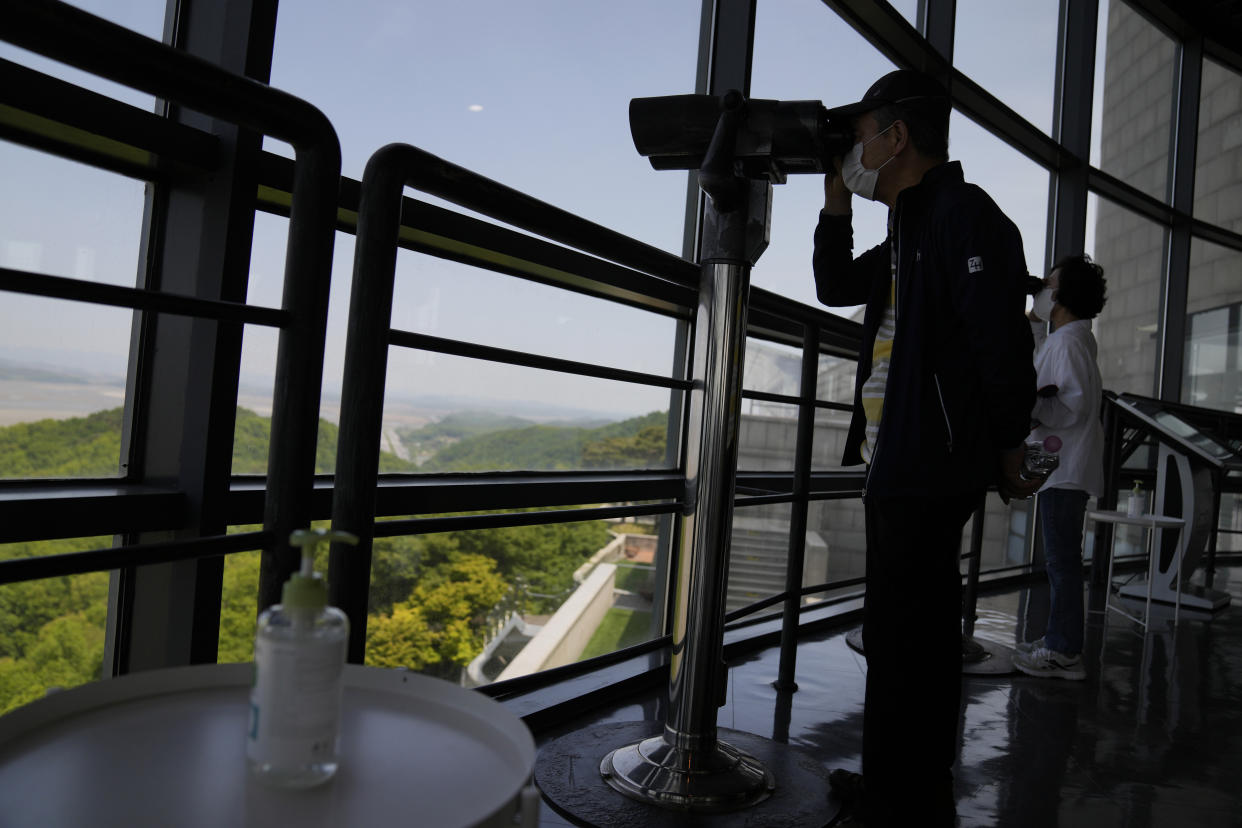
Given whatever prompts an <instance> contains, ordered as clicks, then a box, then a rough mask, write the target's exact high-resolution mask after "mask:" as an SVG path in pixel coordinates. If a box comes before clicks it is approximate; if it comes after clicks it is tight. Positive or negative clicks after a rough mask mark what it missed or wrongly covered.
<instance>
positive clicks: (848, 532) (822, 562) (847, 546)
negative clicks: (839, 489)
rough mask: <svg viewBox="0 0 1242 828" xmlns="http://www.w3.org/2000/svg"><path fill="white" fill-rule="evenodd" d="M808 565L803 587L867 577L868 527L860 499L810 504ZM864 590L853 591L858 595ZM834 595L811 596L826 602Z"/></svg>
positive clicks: (852, 589)
mask: <svg viewBox="0 0 1242 828" xmlns="http://www.w3.org/2000/svg"><path fill="white" fill-rule="evenodd" d="M805 560H806V564H805V566H804V567H803V571H802V585H803V586H812V585H814V584H824V583H829V582H833V581H845V580H849V579H851V578H861V577H863V576H864V575H866V574H867V523H866V519H865V517H864V516H863V502H862V500H860V499H859V498H848V499H843V500H819V501H815V502H814V503H811V504H810V508H809V511H808V512H807V518H806V559H805ZM860 589H862V587H860V586H853V587H849V588H848V591H851V592H856V591H858V590H860ZM832 594H833V593H831V592H829V593H820V594H818V595H816V596H808V599H807V600H808V601H810V600H815V599H818V600H823V599H824V598H828V597H831V596H832Z"/></svg>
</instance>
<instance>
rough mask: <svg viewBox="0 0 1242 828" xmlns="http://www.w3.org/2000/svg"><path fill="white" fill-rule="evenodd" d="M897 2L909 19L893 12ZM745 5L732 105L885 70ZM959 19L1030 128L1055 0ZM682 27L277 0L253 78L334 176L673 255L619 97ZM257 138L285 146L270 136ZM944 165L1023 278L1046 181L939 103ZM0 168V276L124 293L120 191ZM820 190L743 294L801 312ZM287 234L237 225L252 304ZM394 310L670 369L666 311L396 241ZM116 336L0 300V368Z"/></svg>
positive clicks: (146, 26)
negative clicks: (421, 165) (1005, 220)
mask: <svg viewBox="0 0 1242 828" xmlns="http://www.w3.org/2000/svg"><path fill="white" fill-rule="evenodd" d="M76 5H79V6H82V7H84V8H86V9H87V10H89V11H92V12H94V13H97V14H102V15H104V16H106V17H109V18H110V19H113V20H116V21H117V22H120V23H122V24H123V25H126V26H129V27H130V28H133V29H135V30H137V31H139V32H141V33H143V34H146V35H148V36H153V37H158V36H159V34H160V32H161V31H162V27H163V23H162V17H163V13H164V6H165V3H164V0H80V1H79V2H78V3H76ZM896 5H897V8H898V9H899V10H900V11H901V13H902V14H903V15H905V16H906V17H907V18H908V19H912V18H913V17H914V15H915V13H916V12H915V7H916V4H915V2H913V0H903V2H900V3H897V4H896ZM1101 6H1102V8H1103V7H1105V6H1106V4H1103V3H1102V4H1101ZM758 9H759V10H758V18H757V24H756V34H755V49H754V55H755V58H754V70H753V78H752V88H751V95H752V97H756V98H781V99H817V100H822V101H823V102H824V103H825V104H826V105H829V106H832V105H836V104H840V103H845V102H849V101H853V100H856V99H858V98H859V97H860V96H861V95H862V93H863V92H864V91H865V90H866V88H867V87H868V86H869V85H870V84H871V82H872V81H874V80H875V78H877V77H879V76H880V75H881V74H883V73H885V72H887V71H889V70H891V69H892V68H894V67H893V66H892V65H891V64H890V63H889V62H888V61H887V60H886V59H885V58H884V57H883V56H882V55H880V54H879V53H878V52H877V51H876V50H875V49H874V48H873V47H871V46H870V45H868V44H867V43H866V42H865V41H864V40H863V39H862V38H861V36H859V35H858V34H857V33H855V32H854V31H853V30H852V29H850V28H849V27H848V26H847V25H846V24H845V23H844V22H842V21H841V20H840V19H839V18H837V17H836V16H835V15H834V14H833V13H832V12H831V11H830V10H829V9H827V7H826V6H824V4H823V3H822V2H820V0H764V2H761V3H760V4H759V7H758ZM957 9H958V15H959V19H960V20H962V25H961V26H960V27H959V29H958V32H957V35H956V39H955V59H956V63H957V65H958V66H959V68H961V69H963V71H965V72H967V74H969V75H971V76H972V77H975V78H976V79H977V80H979V81H980V82H981V83H983V85H984V86H985V87H986V88H988V89H989V90H990V91H991V92H993V94H995V95H997V96H998V97H999V98H1001V100H1003V101H1005V102H1006V103H1008V104H1009V105H1011V106H1013V107H1014V108H1015V109H1016V110H1017V111H1018V112H1019V114H1021V115H1023V116H1024V117H1026V118H1027V119H1028V120H1030V121H1031V122H1032V123H1034V124H1035V125H1036V126H1037V127H1040V128H1043V129H1045V130H1048V129H1050V128H1051V121H1052V99H1051V89H1052V83H1053V77H1054V72H1053V64H1054V61H1055V47H1054V43H1055V35H1056V18H1057V2H1056V0H1022V2H1018V0H1010V1H1009V2H994V0H958V2H957ZM1102 14H1103V11H1102ZM699 17H700V3H699V2H698V0H630V2H627V3H610V2H604V0H526V2H513V0H458V2H453V3H444V2H437V1H436V0H351V2H350V3H340V2H335V0H296V2H292V1H291V2H285V3H282V4H281V9H280V17H279V20H278V25H277V35H276V49H275V55H274V59H273V68H272V84H273V85H274V86H276V87H279V88H282V89H284V90H286V91H288V92H290V93H292V94H294V95H298V96H300V97H303V98H305V99H306V100H308V101H309V102H311V103H312V104H314V105H315V106H316V107H318V108H319V109H321V110H322V111H323V112H324V113H325V114H326V115H327V116H328V118H329V120H330V121H331V122H332V123H333V125H334V126H335V128H336V130H337V132H338V135H339V137H340V141H341V146H342V154H343V173H344V174H345V175H348V176H351V177H354V178H360V177H361V173H362V170H363V167H364V165H365V163H366V160H367V158H368V157H369V156H370V154H371V153H372V152H374V151H375V150H376V149H378V148H379V147H381V146H383V145H385V144H387V143H390V142H394V141H400V142H405V143H410V144H413V145H415V146H418V147H420V148H422V149H424V150H427V151H429V152H431V153H434V154H436V155H439V156H441V157H442V158H445V159H446V160H448V161H451V162H453V163H455V164H458V165H461V166H464V167H466V168H468V169H472V170H474V171H475V172H478V173H480V174H482V175H484V176H487V177H489V178H493V179H495V180H497V181H499V182H500V183H503V184H505V185H507V186H510V187H513V188H515V189H518V190H521V191H524V192H527V193H529V194H531V195H533V196H535V197H537V198H539V199H542V200H544V201H547V202H549V203H551V204H553V205H555V206H558V207H561V208H563V209H566V210H569V211H571V212H574V213H577V214H579V215H581V216H583V217H584V218H587V219H590V220H592V221H594V222H596V223H599V224H602V225H604V226H606V227H610V228H612V229H615V230H618V231H620V232H622V233H625V234H627V235H629V236H632V237H634V238H636V239H638V240H640V241H643V242H646V243H648V244H651V245H654V246H656V247H659V248H661V249H664V250H667V251H670V252H673V253H676V254H680V253H681V244H682V241H681V240H682V227H681V223H682V217H683V212H684V204H685V192H686V173H684V172H672V171H655V170H652V169H651V167H650V164H649V163H648V162H647V161H646V159H644V158H642V157H640V156H639V155H638V154H637V152H636V151H635V149H634V146H633V143H632V141H631V138H630V134H629V127H628V122H627V107H628V102H629V100H630V99H631V98H634V97H646V96H654V95H671V94H684V93H688V92H692V91H694V84H695V63H696V50H697V43H698V26H699ZM0 57H5V58H9V59H13V60H17V61H18V62H21V63H24V64H27V65H30V66H33V67H34V68H36V69H39V70H40V71H47V72H49V73H52V74H56V75H58V76H68V77H71V78H73V79H74V80H75V82H81V83H83V85H87V86H89V87H90V88H93V89H97V90H100V91H104V92H105V93H107V94H113V95H115V96H117V97H119V98H121V99H122V100H126V101H127V102H130V103H133V104H135V105H138V106H141V107H143V108H150V107H151V106H152V101H151V98H150V96H147V95H145V94H142V93H137V92H134V91H133V90H126V89H122V88H120V87H117V86H115V85H113V84H110V83H107V82H101V81H99V80H98V79H94V78H85V79H82V78H84V76H82V75H81V74H80V73H77V72H73V71H70V70H66V69H65V68H63V67H52V65H51V64H49V63H48V62H47V61H44V60H42V59H40V58H37V56H32V55H29V54H28V53H24V52H21V51H20V50H17V49H14V48H12V47H9V46H7V45H0ZM79 79H82V80H79ZM267 147H268V149H270V150H271V151H274V152H280V153H282V154H291V150H290V148H289V147H287V146H284V145H281V144H279V143H278V142H272V141H268V142H267ZM950 155H951V157H953V158H955V159H958V160H961V161H962V162H963V166H964V168H965V172H966V177H967V179H968V180H970V181H974V182H975V183H978V184H980V185H982V186H983V187H984V188H985V189H987V190H988V191H989V192H990V193H991V194H992V195H993V197H994V198H995V199H996V200H997V202H998V203H999V204H1000V206H1001V207H1002V209H1004V210H1005V211H1006V212H1007V213H1008V214H1009V215H1010V217H1011V218H1013V219H1014V221H1015V222H1016V223H1017V224H1018V226H1019V228H1020V229H1021V231H1022V233H1023V237H1024V241H1025V246H1026V253H1027V263H1028V267H1029V269H1031V271H1032V272H1040V271H1041V270H1042V268H1043V266H1044V262H1043V247H1044V223H1045V219H1046V210H1047V195H1048V174H1047V172H1046V171H1044V170H1042V169H1041V168H1039V167H1038V166H1037V165H1035V164H1034V163H1032V162H1030V161H1029V160H1026V159H1025V158H1024V157H1023V156H1021V155H1020V154H1019V153H1018V152H1017V151H1015V150H1013V149H1012V148H1010V147H1008V146H1007V145H1005V144H1003V143H1002V142H1000V141H999V140H998V139H996V138H994V137H991V136H990V135H988V134H987V133H986V132H985V131H984V130H982V129H981V128H980V127H978V126H977V125H975V124H973V123H972V122H970V121H969V120H968V119H966V118H965V117H963V116H962V115H961V114H960V113H954V116H953V120H952V122H951V125H950ZM0 178H2V179H3V180H4V181H5V182H6V186H5V187H4V188H3V190H2V191H0V265H2V266H5V267H12V268H18V269H27V270H39V271H42V272H47V273H52V274H56V275H66V276H75V277H78V278H85V279H93V280H98V281H104V282H110V283H114V284H131V285H132V284H133V283H134V278H135V273H136V271H137V251H138V244H139V240H140V237H141V227H142V209H143V199H144V185H143V184H142V183H141V182H137V181H132V180H129V179H125V178H123V177H119V176H115V175H112V174H108V173H102V172H98V171H95V170H92V169H90V168H86V167H83V166H81V165H78V164H74V163H72V162H68V161H63V160H61V159H57V158H53V157H51V156H47V155H43V154H40V153H37V152H34V151H32V150H27V149H25V148H21V147H15V146H13V145H9V144H4V143H0ZM822 186H823V181H822V178H821V177H820V176H812V175H802V176H793V177H791V179H790V180H789V182H788V183H787V184H785V185H781V186H778V187H777V188H776V190H775V194H774V203H773V224H772V229H771V242H770V245H769V248H768V250H767V251H766V252H765V253H764V254H763V256H762V257H761V258H760V260H759V262H758V263H757V264H756V266H755V268H754V271H753V273H752V277H751V279H752V283H753V284H754V285H757V286H760V287H763V288H766V289H768V290H772V291H774V292H777V293H780V294H783V295H785V296H788V297H791V298H793V299H795V300H797V301H800V302H804V303H807V304H811V305H814V304H816V300H815V296H814V286H813V281H812V277H811V272H810V257H811V237H812V233H813V231H814V227H815V222H816V220H817V215H818V210H819V208H820V206H822V198H823V196H822V193H823V190H822ZM407 194H408V195H413V196H415V197H418V194H417V193H414V192H412V191H407ZM429 200H432V201H435V200H434V199H429ZM436 203H439V202H436ZM855 203H856V206H855V242H856V248H857V250H858V251H859V252H861V250H863V249H865V248H866V247H870V246H872V245H874V244H877V243H879V242H880V241H881V240H882V239H883V237H884V233H885V226H886V208H884V207H883V206H881V205H876V204H873V203H868V202H862V201H861V200H860V199H855ZM286 226H287V222H285V220H284V219H281V218H278V217H273V216H269V215H264V214H260V215H259V216H258V218H257V219H256V233H255V242H254V250H253V257H252V268H251V272H252V277H251V288H250V301H252V302H255V303H258V304H266V305H273V306H274V305H277V304H278V303H279V296H280V285H281V279H282V278H283V266H284V245H285V238H284V234H285V229H286ZM352 255H353V239H352V237H350V236H348V235H345V234H338V235H337V241H336V250H335V254H334V259H333V285H332V294H331V301H330V307H331V310H330V316H329V341H328V344H327V350H326V358H325V374H324V383H325V388H326V389H327V390H328V392H329V393H330V392H331V391H332V390H334V389H336V388H338V387H339V384H340V381H341V376H342V372H343V368H342V364H343V353H344V331H345V320H346V314H347V309H348V297H349V278H350V270H351V266H352V262H351V260H352ZM394 307H395V310H394V319H393V323H394V325H395V326H396V327H399V328H403V329H406V330H412V331H416V332H420V333H429V334H434V335H436V336H443V337H449V338H453V339H462V340H468V341H474V342H480V343H483V344H487V345H495V346H499V347H505V348H514V349H519V350H528V351H532V352H535V353H541V354H547V355H550V356H554V357H562V358H570V359H577V360H583V361H588V362H596V363H599V364H603V365H609V366H615V367H619V368H625V369H630V370H637V371H645V372H651V373H659V374H668V373H669V372H670V371H671V369H672V366H671V365H670V361H671V352H672V343H673V339H674V336H675V325H674V323H673V321H672V320H670V319H668V318H666V317H661V316H658V315H655V314H650V313H646V312H642V311H637V310H634V309H630V308H626V307H622V306H615V305H612V304H610V303H606V302H601V301H598V300H589V299H585V298H583V297H579V296H576V295H574V294H571V293H568V292H565V291H559V290H555V289H552V288H547V287H543V286H540V285H536V284H533V283H528V282H525V281H523V280H520V279H514V278H511V277H504V276H498V275H496V274H492V273H489V272H485V271H481V270H475V269H471V268H467V267H464V266H461V265H457V264H454V263H450V262H444V261H440V260H437V259H434V258H431V257H427V256H420V255H417V254H413V253H410V252H408V251H402V252H401V253H400V255H399V257H398V285H397V292H396V296H395V302H394ZM851 311H852V309H842V310H841V312H842V313H845V314H848V313H850V312H851ZM130 327H131V325H130V314H128V313H126V312H124V311H121V310H116V309H109V308H100V307H92V306H85V305H79V304H76V303H69V302H62V301H55V300H46V299H37V298H30V297H22V296H15V295H6V296H5V297H4V303H3V305H0V359H11V360H17V361H27V362H43V363H51V364H61V365H68V366H74V367H78V368H82V369H88V370H93V371H98V372H103V373H110V374H114V375H123V374H124V370H125V364H126V354H127V351H128V347H129V336H130ZM275 342H276V336H275V333H274V332H272V331H270V330H263V329H248V330H247V335H246V340H245V348H244V354H243V372H244V377H245V378H246V380H247V381H248V382H250V383H254V384H257V385H258V386H260V387H262V386H263V384H264V383H265V382H266V383H267V384H268V387H270V382H271V379H270V377H271V374H272V371H273V367H272V366H273V365H274V361H275ZM463 377H466V378H468V379H469V383H468V384H467V383H465V382H463ZM389 389H390V395H391V396H392V397H394V398H395V397H397V396H401V395H405V396H416V395H422V396H427V395H439V396H460V395H465V394H472V393H478V391H479V390H480V389H486V392H487V394H488V395H489V396H491V397H493V398H496V399H500V400H508V401H510V403H511V404H512V405H513V406H517V405H518V404H519V403H520V402H522V401H529V400H544V401H555V402H557V403H562V404H564V405H565V406H566V407H572V408H582V409H589V410H593V411H598V412H600V413H606V414H614V415H619V416H627V415H630V414H636V413H643V412H645V411H650V410H655V409H659V408H664V407H665V406H666V405H667V393H666V392H663V391H659V390H648V389H644V388H642V387H640V386H636V385H631V384H627V383H618V382H609V381H603V380H592V379H580V378H573V377H565V376H556V375H551V374H548V373H547V372H541V371H535V370H531V369H522V368H510V367H505V366H494V365H487V364H482V363H479V362H477V361H474V360H464V359H461V358H455V357H445V356H442V355H434V354H426V353H418V352H403V351H398V350H396V349H394V351H393V353H392V355H391V357H390V376H389Z"/></svg>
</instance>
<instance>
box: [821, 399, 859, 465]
mask: <svg viewBox="0 0 1242 828" xmlns="http://www.w3.org/2000/svg"><path fill="white" fill-rule="evenodd" d="M849 430H850V412H848V411H836V410H833V409H828V408H819V409H816V411H815V448H814V449H813V450H812V452H811V468H812V469H814V470H816V471H828V470H834V471H835V470H845V471H850V470H851V469H852V470H855V471H857V472H859V473H860V474H861V473H862V472H864V471H865V470H866V468H867V467H866V466H863V465H858V466H842V465H841V457H842V456H843V455H844V454H845V438H846V435H848V434H849Z"/></svg>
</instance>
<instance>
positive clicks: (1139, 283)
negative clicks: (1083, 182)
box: [1086, 194, 1168, 396]
mask: <svg viewBox="0 0 1242 828" xmlns="http://www.w3.org/2000/svg"><path fill="white" fill-rule="evenodd" d="M1167 235H1168V234H1167V231H1166V229H1165V228H1164V227H1162V226H1161V225H1159V224H1156V223H1155V222H1153V221H1149V220H1148V219H1145V218H1143V217H1142V216H1140V215H1138V214H1137V213H1133V212H1131V211H1129V210H1126V209H1125V208H1123V207H1121V206H1119V205H1117V204H1114V203H1112V202H1110V201H1108V200H1107V199H1102V198H1100V197H1099V196H1096V195H1095V194H1091V195H1090V196H1088V198H1087V250H1086V252H1087V253H1088V254H1089V255H1090V256H1091V258H1092V259H1094V260H1095V261H1096V262H1097V263H1098V264H1099V265H1100V266H1101V267H1103V268H1104V278H1105V280H1106V281H1107V294H1106V297H1105V304H1104V310H1103V311H1101V312H1100V315H1099V316H1098V317H1096V320H1095V322H1094V325H1093V327H1094V330H1095V338H1096V342H1097V343H1098V345H1099V364H1100V375H1101V377H1102V378H1103V381H1104V387H1105V388H1106V389H1108V390H1110V391H1116V392H1119V393H1120V392H1122V391H1129V392H1131V393H1134V394H1142V395H1144V396H1153V395H1154V394H1155V392H1156V387H1157V378H1156V362H1157V358H1158V356H1159V352H1160V340H1159V336H1160V297H1161V286H1162V283H1163V281H1164V261H1165V244H1166V238H1167Z"/></svg>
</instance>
